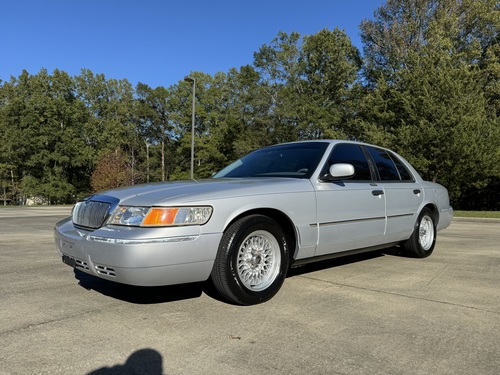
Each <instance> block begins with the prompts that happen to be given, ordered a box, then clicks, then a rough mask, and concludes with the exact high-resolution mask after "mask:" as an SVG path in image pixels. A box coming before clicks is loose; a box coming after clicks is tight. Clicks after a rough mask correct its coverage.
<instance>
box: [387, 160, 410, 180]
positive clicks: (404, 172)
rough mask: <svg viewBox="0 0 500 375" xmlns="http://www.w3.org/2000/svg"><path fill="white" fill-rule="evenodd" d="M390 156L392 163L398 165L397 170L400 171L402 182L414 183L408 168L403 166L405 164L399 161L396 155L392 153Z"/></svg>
mask: <svg viewBox="0 0 500 375" xmlns="http://www.w3.org/2000/svg"><path fill="white" fill-rule="evenodd" d="M390 155H391V158H392V161H393V162H394V164H395V165H396V168H397V169H398V172H399V177H401V180H403V181H413V176H412V175H411V173H410V171H409V170H408V169H407V168H406V166H405V165H404V164H403V162H402V161H401V160H399V158H398V157H397V156H396V155H394V154H392V153H391V154H390Z"/></svg>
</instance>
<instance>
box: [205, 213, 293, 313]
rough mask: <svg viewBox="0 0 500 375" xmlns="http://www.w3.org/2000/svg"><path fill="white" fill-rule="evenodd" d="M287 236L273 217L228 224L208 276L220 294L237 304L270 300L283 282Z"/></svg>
mask: <svg viewBox="0 0 500 375" xmlns="http://www.w3.org/2000/svg"><path fill="white" fill-rule="evenodd" d="M288 246H289V242H288V238H287V236H286V235H285V233H284V232H283V230H282V229H281V227H280V226H279V225H278V224H277V223H276V221H274V220H273V219H271V218H269V217H267V216H264V215H259V214H254V215H249V216H245V217H242V218H241V219H239V220H237V221H235V222H234V223H233V224H231V225H230V226H229V227H228V228H227V229H226V231H225V232H224V235H223V236H222V239H221V242H220V244H219V250H218V252H217V257H216V259H215V262H214V268H213V269H212V273H211V279H212V282H213V284H214V286H215V288H216V289H217V291H218V292H219V294H220V295H221V296H222V297H224V298H226V299H227V300H228V301H230V302H232V303H235V304H238V305H255V304H257V303H262V302H266V301H268V300H269V299H271V298H272V297H273V296H274V295H275V294H276V293H277V292H278V290H279V289H280V288H281V285H283V282H284V281H285V277H286V273H287V270H288V264H289V253H288Z"/></svg>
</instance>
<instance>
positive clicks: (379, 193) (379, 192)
mask: <svg viewBox="0 0 500 375" xmlns="http://www.w3.org/2000/svg"><path fill="white" fill-rule="evenodd" d="M372 194H373V195H374V196H376V197H378V196H380V195H382V194H384V191H383V190H372Z"/></svg>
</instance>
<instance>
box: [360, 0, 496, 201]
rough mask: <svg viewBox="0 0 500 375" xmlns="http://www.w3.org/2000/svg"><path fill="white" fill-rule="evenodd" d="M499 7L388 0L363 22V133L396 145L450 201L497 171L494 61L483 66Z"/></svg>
mask: <svg viewBox="0 0 500 375" xmlns="http://www.w3.org/2000/svg"><path fill="white" fill-rule="evenodd" d="M497 12H498V9H497V6H496V4H494V2H491V1H481V2H472V1H460V2H457V1H451V0H450V1H431V0H427V1H424V0H388V1H387V3H386V5H383V6H382V7H381V8H379V9H378V10H377V12H376V13H375V20H374V21H364V22H363V24H362V25H361V28H362V38H363V40H364V41H365V58H366V61H367V63H366V69H365V74H366V76H365V78H366V82H367V83H368V87H369V89H370V91H369V93H368V95H366V96H365V97H364V99H363V100H362V102H361V104H362V105H361V106H360V118H361V119H362V120H361V121H360V125H361V126H363V128H364V129H365V134H364V137H365V139H366V140H368V141H370V142H374V143H379V144H383V145H387V146H389V147H392V148H394V149H396V150H398V151H400V153H402V154H403V155H405V156H406V157H407V158H408V159H409V160H410V161H411V162H412V164H414V165H415V166H416V168H417V169H418V170H419V171H420V172H421V173H422V175H423V176H424V177H426V178H428V179H431V180H434V181H439V182H442V183H443V184H444V185H446V186H447V187H448V189H449V190H450V193H451V197H452V199H453V200H454V202H457V201H458V199H459V198H460V195H461V194H462V192H463V191H464V190H466V189H467V188H468V187H470V186H476V187H478V186H483V187H484V186H485V185H487V184H488V182H489V180H490V179H491V178H492V177H495V176H498V175H499V168H498V162H497V161H498V158H499V156H500V154H499V146H498V145H499V144H500V139H499V123H498V119H497V117H496V115H495V114H492V113H491V111H489V110H488V109H489V108H490V106H491V105H493V103H492V98H493V96H492V95H491V94H487V93H486V92H485V87H487V86H488V85H491V83H492V79H491V77H489V76H488V74H492V67H494V64H493V63H492V62H490V63H489V64H488V67H482V66H481V65H482V64H483V58H484V52H485V51H486V50H490V48H492V47H491V43H492V41H493V40H494V39H493V38H492V35H494V34H495V33H498V28H496V31H494V30H491V29H492V28H494V27H495V23H494V22H491V20H492V19H494V18H495V17H492V16H491V14H490V13H492V14H498V13H497Z"/></svg>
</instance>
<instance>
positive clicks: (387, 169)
mask: <svg viewBox="0 0 500 375" xmlns="http://www.w3.org/2000/svg"><path fill="white" fill-rule="evenodd" d="M367 149H368V152H369V153H370V155H371V156H372V158H373V160H374V161H375V164H376V166H377V170H378V174H379V175H380V179H381V180H384V181H390V180H393V181H394V180H396V181H399V180H400V178H399V172H398V170H397V168H396V165H394V162H393V161H392V159H391V157H390V156H389V154H388V153H387V152H385V151H384V150H381V149H379V148H374V147H367Z"/></svg>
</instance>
